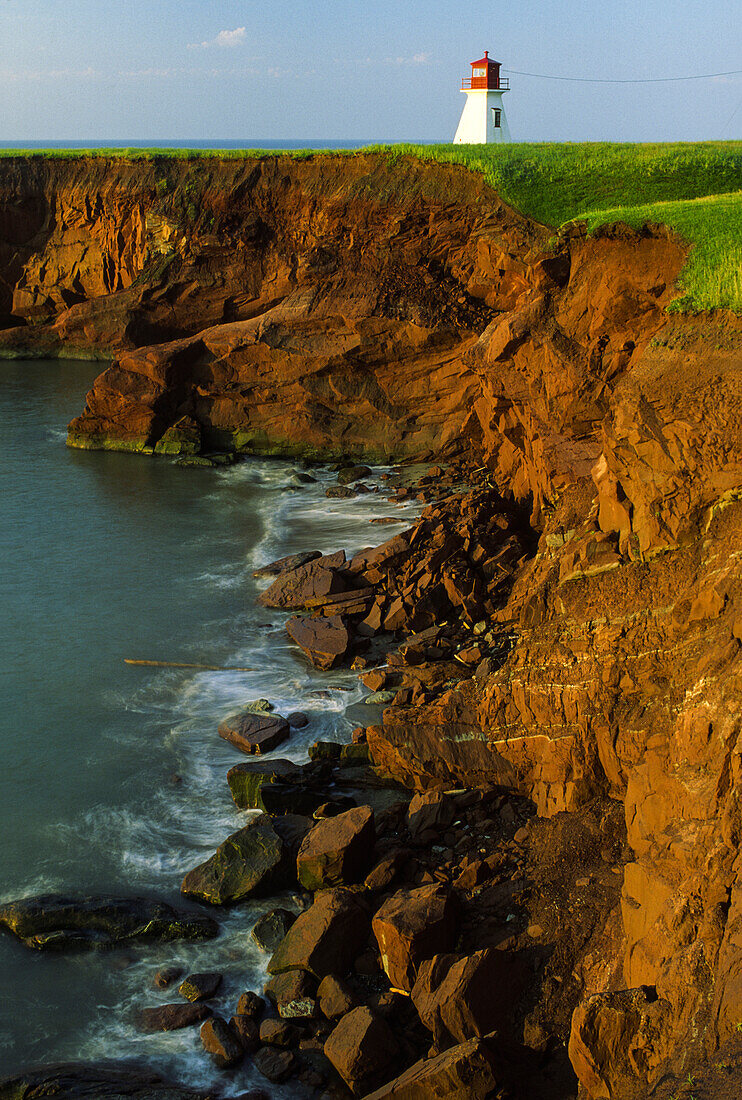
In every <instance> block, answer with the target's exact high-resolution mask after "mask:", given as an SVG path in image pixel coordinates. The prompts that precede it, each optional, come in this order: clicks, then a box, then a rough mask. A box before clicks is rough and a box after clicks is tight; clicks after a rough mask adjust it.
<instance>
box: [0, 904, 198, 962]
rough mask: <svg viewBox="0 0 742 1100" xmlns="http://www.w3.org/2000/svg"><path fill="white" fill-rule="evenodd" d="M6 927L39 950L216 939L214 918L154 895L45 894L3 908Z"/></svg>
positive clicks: (0, 918) (0, 917) (1, 919)
mask: <svg viewBox="0 0 742 1100" xmlns="http://www.w3.org/2000/svg"><path fill="white" fill-rule="evenodd" d="M0 926H3V927H5V928H7V929H8V931H9V932H12V933H13V934H14V935H16V936H17V937H18V939H19V940H22V942H23V943H24V944H25V945H26V947H32V948H34V949H36V950H39V951H41V950H58V951H64V950H68V949H70V948H95V947H113V946H116V945H119V944H123V943H129V942H131V941H143V942H153V941H158V940H160V941H169V940H205V939H213V937H214V936H216V934H217V933H218V931H219V926H218V925H217V924H216V922H215V921H213V920H212V919H211V918H210V917H206V916H202V915H201V914H200V913H193V912H189V911H188V910H185V909H179V908H175V906H172V905H168V904H166V903H165V902H161V901H153V900H152V899H151V898H142V897H132V898H120V897H111V896H109V895H96V896H88V897H72V896H70V895H68V894H42V895H39V896H37V897H30V898H21V899H20V900H18V901H9V902H6V903H5V904H4V905H2V906H0Z"/></svg>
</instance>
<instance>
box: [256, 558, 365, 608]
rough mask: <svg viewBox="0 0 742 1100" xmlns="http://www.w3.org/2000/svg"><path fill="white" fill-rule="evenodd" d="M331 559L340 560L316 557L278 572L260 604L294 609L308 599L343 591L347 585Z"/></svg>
mask: <svg viewBox="0 0 742 1100" xmlns="http://www.w3.org/2000/svg"><path fill="white" fill-rule="evenodd" d="M331 560H332V561H333V562H334V561H335V560H337V558H336V555H327V556H325V557H321V558H315V559H313V560H312V561H310V562H307V563H306V564H305V565H300V566H299V568H298V569H290V570H287V571H286V572H282V573H279V575H278V577H277V578H276V580H275V581H274V582H273V584H272V585H271V586H270V588H266V590H265V592H262V593H261V595H260V596H259V597H258V603H259V604H261V606H262V607H282V608H286V609H292V608H298V607H306V606H307V600H309V599H312V598H316V597H318V596H329V595H331V594H332V593H335V592H342V591H343V590H344V589H345V588H346V584H345V582H344V580H343V578H342V577H341V576H340V574H339V573H338V572H337V571H336V569H334V568H332V566H331V565H330V561H331ZM344 560H345V554H344V553H343V561H344ZM338 564H342V563H341V562H340V563H338Z"/></svg>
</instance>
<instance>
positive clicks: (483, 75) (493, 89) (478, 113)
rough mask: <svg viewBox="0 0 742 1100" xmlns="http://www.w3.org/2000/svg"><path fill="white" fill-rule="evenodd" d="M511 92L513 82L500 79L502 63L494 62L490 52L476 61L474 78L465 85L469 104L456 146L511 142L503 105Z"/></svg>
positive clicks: (473, 62)
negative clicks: (506, 95)
mask: <svg viewBox="0 0 742 1100" xmlns="http://www.w3.org/2000/svg"><path fill="white" fill-rule="evenodd" d="M509 88H510V81H509V80H508V79H507V78H505V79H503V78H501V76H500V62H499V61H491V60H490V56H489V54H488V53H487V50H485V51H484V57H480V59H479V61H472V63H471V77H464V79H463V80H462V81H461V91H462V92H465V93H466V103H465V104H464V110H463V111H462V112H461V119H460V120H459V126H458V129H457V130H456V137H455V138H454V139H453V140H454V144H456V145H485V144H491V143H493V142H505V141H510V140H511V139H510V130H509V129H508V120H507V119H506V118H505V110H504V108H503V105H502V97H503V93H504V92H507V91H508V90H509Z"/></svg>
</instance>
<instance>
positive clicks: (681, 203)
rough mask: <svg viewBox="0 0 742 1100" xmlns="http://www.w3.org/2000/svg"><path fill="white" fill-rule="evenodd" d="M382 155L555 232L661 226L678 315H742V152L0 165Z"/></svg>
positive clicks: (675, 147)
mask: <svg viewBox="0 0 742 1100" xmlns="http://www.w3.org/2000/svg"><path fill="white" fill-rule="evenodd" d="M369 152H370V153H378V154H380V155H382V156H386V157H387V158H388V159H389V160H390V161H391V162H394V161H397V160H399V159H400V158H401V157H404V156H414V157H417V158H419V159H420V160H423V161H435V162H438V163H444V164H462V165H465V166H466V167H467V168H469V169H471V170H472V171H475V172H479V173H480V174H481V175H482V176H483V177H484V179H485V180H486V182H487V183H488V184H490V185H491V186H492V187H493V188H494V190H496V191H497V192H498V194H500V195H501V196H502V198H503V199H504V200H505V201H506V202H507V203H509V204H510V205H511V206H514V207H515V208H516V209H517V210H520V211H521V212H522V213H524V214H526V215H528V216H529V217H531V218H534V219H536V220H537V221H539V222H542V223H543V224H545V225H547V226H551V227H554V228H558V227H560V226H563V225H565V224H566V223H568V222H570V221H574V220H577V219H579V220H584V221H586V222H587V224H588V227H589V229H590V230H594V229H595V228H596V227H597V226H599V225H603V224H606V223H608V222H612V221H622V222H626V223H627V224H629V225H631V226H634V227H639V226H641V225H642V224H643V223H644V222H647V221H649V222H662V223H664V224H666V225H668V226H670V227H671V228H672V229H674V230H675V231H676V232H677V233H678V234H679V235H680V236H681V237H682V238H683V239H684V240H685V241H686V242H687V243H688V244H689V245H690V246H691V248H690V252H689V257H688V261H687V263H686V265H685V267H684V268H683V271H682V273H681V276H680V281H679V287H678V289H679V297H678V298H677V299H676V300H675V301H674V302H673V303H672V305H671V307H670V308H671V309H674V310H676V311H681V312H693V311H698V310H708V309H714V308H722V309H730V310H734V311H737V312H742V142H739V141H729V142H694V143H690V142H686V143H682V142H676V143H663V144H628V143H621V144H619V143H607V142H596V143H585V144H577V143H574V144H573V143H560V144H554V143H546V142H545V143H542V144H511V145H502V146H483V145H404V144H400V145H378V146H369V147H367V148H366V149H363V150H328V151H326V152H323V151H321V150H311V149H301V150H289V151H283V150H280V151H277V150H259V149H254V150H243V149H229V150H215V149H199V150H187V149H94V150H85V151H83V150H30V151H28V152H25V153H24V152H23V151H22V150H15V149H4V150H0V157H13V156H28V157H52V158H58V157H65V158H67V157H69V158H74V157H81V156H82V157H85V156H94V157H112V158H124V159H126V160H145V161H147V160H150V161H151V160H158V159H162V158H172V159H176V160H189V159H195V158H199V159H204V158H214V157H216V158H220V159H228V160H235V159H241V158H245V157H255V156H272V157H274V156H288V157H292V158H294V159H306V158H309V157H316V156H325V155H330V156H351V157H352V156H356V155H358V154H362V153H369Z"/></svg>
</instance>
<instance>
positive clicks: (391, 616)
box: [384, 596, 409, 633]
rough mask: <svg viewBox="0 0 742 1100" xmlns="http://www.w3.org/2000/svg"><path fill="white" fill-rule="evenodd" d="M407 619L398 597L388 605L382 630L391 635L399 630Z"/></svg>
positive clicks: (402, 604)
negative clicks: (387, 631)
mask: <svg viewBox="0 0 742 1100" xmlns="http://www.w3.org/2000/svg"><path fill="white" fill-rule="evenodd" d="M408 617H409V616H408V612H407V608H406V607H405V605H404V601H403V600H402V598H401V597H400V596H398V597H397V598H396V599H395V600H392V602H391V603H390V604H389V607H388V608H387V611H386V614H385V615H384V630H389V631H391V632H392V633H393V632H394V631H395V630H401V628H402V627H403V626H404V625H405V623H406V622H407V619H408Z"/></svg>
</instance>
